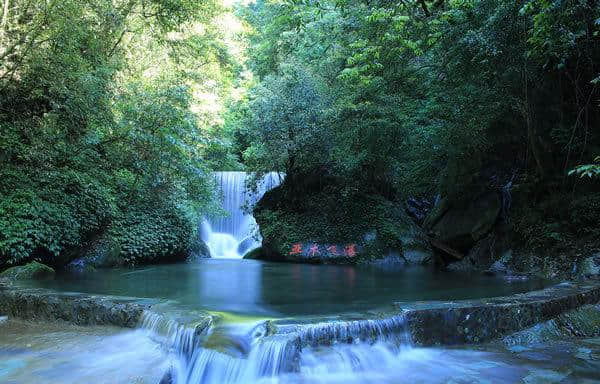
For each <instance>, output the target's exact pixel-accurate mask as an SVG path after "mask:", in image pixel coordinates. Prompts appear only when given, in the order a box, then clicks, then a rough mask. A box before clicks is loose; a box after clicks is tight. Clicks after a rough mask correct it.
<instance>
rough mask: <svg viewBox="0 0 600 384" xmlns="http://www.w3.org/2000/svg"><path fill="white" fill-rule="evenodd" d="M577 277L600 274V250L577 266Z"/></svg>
mask: <svg viewBox="0 0 600 384" xmlns="http://www.w3.org/2000/svg"><path fill="white" fill-rule="evenodd" d="M576 274H577V277H597V276H599V275H600V252H599V253H596V254H595V255H592V256H590V257H586V258H585V259H583V260H581V261H580V262H579V263H578V264H577V266H576Z"/></svg>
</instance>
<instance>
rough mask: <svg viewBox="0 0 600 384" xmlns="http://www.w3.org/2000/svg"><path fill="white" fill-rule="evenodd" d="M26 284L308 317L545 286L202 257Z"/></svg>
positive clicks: (417, 271)
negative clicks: (171, 263)
mask: <svg viewBox="0 0 600 384" xmlns="http://www.w3.org/2000/svg"><path fill="white" fill-rule="evenodd" d="M27 285H28V286H35V287H43V288H51V289H55V290H59V291H68V292H82V293H93V294H105V295H119V296H131V297H145V298H160V299H168V300H173V301H175V302H177V303H178V304H180V305H182V306H184V307H189V308H194V309H205V310H211V311H226V312H234V313H240V314H245V315H268V316H311V315H326V314H339V313H345V312H356V311H363V310H368V309H375V308H378V307H382V306H386V305H390V304H392V303H393V302H414V301H423V300H461V299H474V298H482V297H494V296H504V295H510V294H513V293H519V292H525V291H530V290H536V289H541V288H544V287H545V286H547V285H548V282H547V281H543V280H538V279H529V280H525V281H521V280H518V281H507V280H505V279H502V278H498V277H490V276H484V275H481V274H474V275H465V274H458V273H449V272H436V271H434V270H432V269H426V268H405V269H396V270H383V269H381V268H376V267H362V268H361V267H354V266H328V265H303V264H283V263H265V262H259V261H254V260H224V259H207V260H202V261H200V262H198V263H195V264H175V265H160V266H149V267H142V268H137V269H107V270H98V271H95V272H93V273H89V274H80V275H73V274H63V275H58V276H57V277H56V279H54V280H49V281H44V282H30V283H27Z"/></svg>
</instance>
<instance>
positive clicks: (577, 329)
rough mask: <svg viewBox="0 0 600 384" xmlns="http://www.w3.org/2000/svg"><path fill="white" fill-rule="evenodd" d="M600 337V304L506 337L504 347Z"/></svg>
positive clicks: (584, 307)
mask: <svg viewBox="0 0 600 384" xmlns="http://www.w3.org/2000/svg"><path fill="white" fill-rule="evenodd" d="M598 336H600V304H596V305H586V306H583V307H581V308H577V309H575V310H573V311H569V312H565V313H562V314H560V315H558V316H557V317H555V318H553V319H551V320H548V321H545V322H541V323H538V324H536V325H534V326H533V327H530V328H527V329H524V330H522V331H519V332H516V333H514V334H512V335H509V336H506V337H504V338H503V339H502V342H503V343H504V344H506V345H509V346H511V345H521V344H537V343H545V342H548V341H557V340H564V339H569V338H573V337H598Z"/></svg>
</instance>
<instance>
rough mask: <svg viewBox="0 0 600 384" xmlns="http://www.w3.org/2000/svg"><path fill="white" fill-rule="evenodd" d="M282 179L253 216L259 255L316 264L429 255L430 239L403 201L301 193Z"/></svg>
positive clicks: (406, 260) (417, 260)
mask: <svg viewBox="0 0 600 384" xmlns="http://www.w3.org/2000/svg"><path fill="white" fill-rule="evenodd" d="M285 188H286V185H285V183H284V184H283V185H282V186H280V187H278V188H275V189H273V190H271V191H269V192H267V193H266V194H265V195H264V197H263V198H262V199H261V200H260V201H259V202H258V204H257V205H256V207H255V210H254V217H255V219H256V221H257V223H258V225H259V228H260V232H261V235H262V238H263V252H262V254H261V255H253V256H260V257H261V258H262V259H263V260H273V261H289V262H296V263H316V264H370V263H372V262H375V261H377V260H379V259H383V258H386V257H387V255H389V254H390V253H393V252H396V253H399V254H400V255H401V258H400V260H401V263H403V264H424V263H427V262H428V261H429V260H431V249H430V246H429V242H428V239H427V237H426V236H425V234H424V233H423V231H422V230H421V228H419V227H418V226H417V225H416V224H415V222H414V221H413V220H412V219H411V218H410V217H409V215H408V213H407V212H406V210H405V209H404V207H403V205H402V204H399V203H396V202H392V201H390V200H387V199H386V198H384V197H382V196H377V195H372V194H359V193H358V192H357V193H356V195H350V196H347V197H345V198H344V201H337V200H336V201H331V198H330V195H329V194H323V193H320V192H311V193H313V194H312V195H303V196H302V197H300V196H299V195H298V192H295V191H289V190H286V189H285Z"/></svg>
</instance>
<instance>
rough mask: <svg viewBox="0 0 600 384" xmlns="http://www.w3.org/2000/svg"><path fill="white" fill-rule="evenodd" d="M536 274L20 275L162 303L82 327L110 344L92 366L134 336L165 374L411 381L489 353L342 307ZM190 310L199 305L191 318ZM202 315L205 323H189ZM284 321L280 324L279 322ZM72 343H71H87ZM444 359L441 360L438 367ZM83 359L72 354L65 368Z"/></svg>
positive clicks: (306, 268) (283, 268)
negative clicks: (424, 340) (425, 338)
mask: <svg viewBox="0 0 600 384" xmlns="http://www.w3.org/2000/svg"><path fill="white" fill-rule="evenodd" d="M546 284H547V282H544V281H539V280H526V281H515V282H512V283H509V282H506V281H504V280H502V279H499V278H494V277H489V276H483V275H464V274H451V273H442V274H438V272H435V271H434V270H430V269H424V268H407V269H404V270H395V271H386V270H382V269H379V268H376V267H371V268H368V267H363V268H359V267H352V266H315V265H299V264H281V263H265V262H259V261H253V260H221V259H208V260H201V261H200V262H199V263H196V264H179V265H162V266H152V267H144V268H138V269H110V270H98V271H95V272H92V273H89V274H79V275H58V276H57V278H56V279H54V280H49V281H43V282H35V283H34V282H29V283H26V284H24V285H25V286H27V287H43V288H51V289H54V290H57V291H63V292H86V293H93V294H103V295H121V296H134V297H146V298H155V299H162V300H163V301H164V302H165V303H166V304H165V305H164V306H163V307H161V308H162V310H163V311H162V312H146V313H144V316H143V321H142V323H141V326H140V329H139V330H137V331H134V332H126V333H124V334H120V335H110V336H107V337H106V340H100V339H97V338H96V339H94V338H92V339H90V338H89V337H88V335H85V336H82V338H81V343H82V344H86V343H91V344H90V347H89V348H93V349H94V350H95V351H96V350H97V351H105V352H106V353H108V354H110V353H115V355H114V361H115V366H113V365H111V364H112V363H111V362H110V361H111V360H106V361H104V360H98V361H99V363H98V364H101V366H98V367H97V369H98V370H101V369H107V370H108V371H109V372H113V371H118V369H119V367H120V364H122V361H121V360H122V359H123V358H125V357H124V356H127V357H130V356H133V357H134V358H135V357H136V353H135V351H136V350H137V349H138V348H141V349H143V350H144V353H140V358H142V359H148V360H150V361H152V359H155V358H156V359H158V357H157V355H156V354H157V353H158V354H159V355H160V356H161V357H162V361H161V363H160V364H159V363H157V362H156V363H154V364H155V365H160V367H161V368H162V369H164V371H167V370H169V371H170V375H171V379H172V382H173V383H175V384H209V383H214V384H227V383H230V384H238V383H282V384H283V383H292V384H294V383H298V384H300V383H342V382H344V383H372V382H382V383H399V382H409V381H399V380H401V379H403V378H404V377H412V378H413V379H414V381H410V382H419V380H422V381H423V380H424V378H425V377H427V375H428V373H427V372H428V371H431V374H435V375H441V373H444V375H443V377H446V378H457V377H460V375H461V374H462V373H464V372H463V371H464V370H465V369H466V367H467V365H468V364H467V360H461V359H463V358H464V356H467V357H468V358H476V359H480V360H481V359H494V357H493V355H490V354H485V353H479V352H478V353H475V352H468V351H453V352H443V353H442V352H440V350H437V349H418V348H413V347H412V345H411V342H410V338H409V337H408V335H407V333H406V332H405V327H404V319H403V317H402V316H401V315H398V316H395V317H391V318H387V319H382V320H348V321H344V320H343V319H344V316H340V314H341V313H348V312H351V313H349V314H348V317H349V318H352V317H355V316H356V315H355V314H356V313H357V312H360V311H366V310H371V309H374V308H377V307H385V306H388V305H389V304H391V303H393V302H414V301H421V300H450V299H451V300H456V299H470V298H478V297H489V296H499V295H508V294H512V293H516V292H523V291H528V290H532V289H539V288H542V287H544V286H545V285H546ZM153 311H154V309H153ZM174 313H177V314H180V313H184V314H185V315H184V316H179V315H174ZM196 313H198V314H200V313H203V314H204V315H198V316H197V318H194V316H195V315H194V314H196ZM178 317H184V318H186V320H185V321H182V320H180V319H178ZM317 318H318V319H335V321H325V322H324V321H323V320H316V319H317ZM190 319H191V320H192V321H190ZM200 319H204V320H206V321H208V323H205V322H200V323H199V322H198V321H200ZM194 320H198V321H194ZM270 320H277V321H278V322H279V323H280V326H279V332H278V333H276V334H273V332H270V331H269V321H270ZM319 321H320V322H319ZM198 324H202V326H199V325H198ZM207 324H209V325H208V326H207ZM281 324H283V325H281ZM285 324H290V325H289V329H288V328H286V325H285ZM292 324H295V325H292ZM90 340H91V341H90ZM113 342H114V343H119V344H120V345H122V346H123V349H120V350H119V351H118V353H117V352H114V351H113V350H112V349H111V348H112V347H110V343H113ZM94 343H99V345H97V346H96V345H94ZM104 343H107V344H106V345H105V344H104ZM0 345H1V342H0ZM1 348H2V347H0V349H1ZM65 348H68V346H67V347H65ZM74 348H75V350H76V351H78V350H80V349H85V348H86V347H85V346H84V345H79V346H77V347H74ZM115 349H118V348H115ZM149 351H153V352H149ZM157 351H158V352H157ZM44 353H45V352H44ZM93 353H96V352H93ZM146 353H151V355H150V356H146V355H145V354H146ZM447 353H449V355H447ZM52 354H54V352H52ZM52 354H48V355H45V354H43V353H42V354H39V353H38V354H29V355H27V356H29V357H28V358H31V359H34V357H36V358H38V359H41V360H43V361H45V362H43V363H40V362H36V363H34V365H35V366H37V365H36V364H41V365H42V366H46V365H47V364H50V362H52V361H54V358H50V356H51V355H52ZM90 354H92V352H90ZM463 355H464V356H463ZM42 356H43V357H42ZM45 356H48V358H49V359H50V362H48V361H46V360H47V358H46V357H45ZM83 356H86V355H85V354H84V355H83ZM461 356H462V357H461ZM88 357H89V358H94V359H95V357H93V356H88ZM77 361H78V363H77V364H83V363H82V362H80V361H79V360H77ZM117 362H118V363H117ZM140 364H143V363H142V362H140ZM415 364H419V367H421V368H420V369H422V370H423V371H422V372H421V373H418V372H414V371H413V370H412V369H411V368H410V367H411V366H413V365H415ZM444 364H446V365H448V366H447V367H446V369H441V368H440V366H444ZM461 364H462V365H461ZM498 364H500V363H498ZM505 365H506V364H504V365H502V364H500V365H499V366H500V367H502V368H499V369H500V370H501V371H502V372H504V370H505V369H508V370H509V371H511V370H513V369H516V368H515V367H510V365H509V367H508V368H507V367H506V366H505ZM81 367H83V365H81V366H77V365H75V368H74V369H83V368H81ZM457 367H458V368H457ZM130 368H132V369H133V368H136V367H135V365H132V366H131V367H130ZM476 371H477V370H475V371H473V372H476ZM93 372H97V371H93ZM461 372H462V373H461ZM81 374H82V375H83V373H81ZM503 374H504V373H503ZM511 374H512V373H511ZM24 375H25V374H24ZM130 375H133V373H132V374H130ZM509 376H510V375H509ZM440 377H442V376H440ZM140 380H141V379H140ZM0 382H1V381H0ZM15 382H19V381H15ZM24 382H26V381H24ZM30 382H34V381H30ZM58 382H61V381H58ZM65 382H69V381H65ZM73 382H76V381H73ZM81 382H83V381H81ZM115 382H118V381H115ZM140 382H146V381H140ZM155 382H157V381H155ZM423 382H430V381H429V380H424V381H423ZM439 382H444V381H439Z"/></svg>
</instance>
